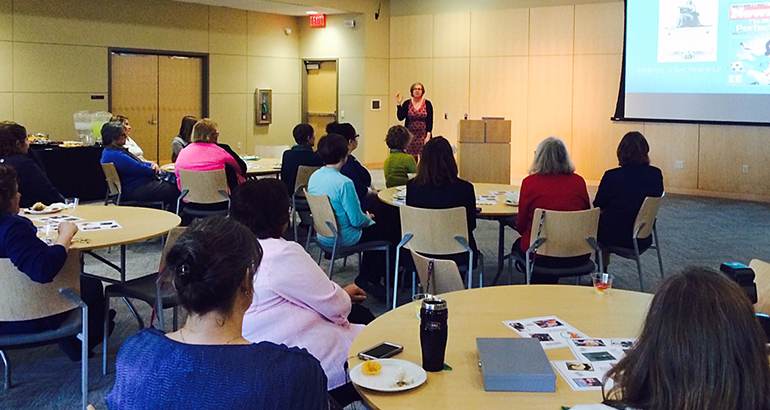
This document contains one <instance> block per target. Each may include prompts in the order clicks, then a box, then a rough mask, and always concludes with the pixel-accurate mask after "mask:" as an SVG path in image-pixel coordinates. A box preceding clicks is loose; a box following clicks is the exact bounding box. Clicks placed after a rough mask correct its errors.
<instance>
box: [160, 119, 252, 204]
mask: <svg viewBox="0 0 770 410" xmlns="http://www.w3.org/2000/svg"><path fill="white" fill-rule="evenodd" d="M191 141H192V143H191V144H190V145H188V146H187V147H185V149H183V150H182V151H180V152H179V156H177V158H176V162H175V167H174V172H175V173H176V178H177V186H179V187H180V188H179V189H181V185H179V170H180V169H186V170H189V171H214V170H218V169H224V170H225V173H226V174H227V186H228V187H229V188H230V190H233V189H235V187H236V186H238V184H240V183H241V182H243V181H245V180H246V179H245V178H244V176H245V175H246V163H245V162H243V160H242V159H240V157H238V155H237V154H235V152H233V151H232V149H230V147H229V146H228V145H226V144H218V141H219V131H217V123H215V122H214V121H211V120H210V119H208V118H204V119H202V120H200V121H198V122H197V123H196V124H195V126H194V127H193V131H192V138H191ZM236 158H237V159H236Z"/></svg>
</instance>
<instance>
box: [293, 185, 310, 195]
mask: <svg viewBox="0 0 770 410" xmlns="http://www.w3.org/2000/svg"><path fill="white" fill-rule="evenodd" d="M305 188H307V184H302V185H299V186H298V187H297V189H295V190H294V193H293V194H292V195H291V196H292V198H293V197H295V196H297V195H299V194H301V193H302V190H303V189H305Z"/></svg>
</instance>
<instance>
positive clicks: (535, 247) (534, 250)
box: [527, 238, 547, 254]
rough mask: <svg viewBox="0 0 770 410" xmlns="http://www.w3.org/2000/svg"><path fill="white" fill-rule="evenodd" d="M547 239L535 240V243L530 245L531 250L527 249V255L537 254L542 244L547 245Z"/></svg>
mask: <svg viewBox="0 0 770 410" xmlns="http://www.w3.org/2000/svg"><path fill="white" fill-rule="evenodd" d="M546 239H547V238H537V239H536V240H535V243H533V244H532V245H530V247H529V249H527V253H530V254H531V253H535V252H536V251H537V248H539V247H540V246H541V245H542V244H544V243H545V241H546Z"/></svg>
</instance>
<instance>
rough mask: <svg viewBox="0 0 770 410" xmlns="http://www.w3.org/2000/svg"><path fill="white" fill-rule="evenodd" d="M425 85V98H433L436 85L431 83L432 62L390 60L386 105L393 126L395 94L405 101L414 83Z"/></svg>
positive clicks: (415, 59) (416, 59)
mask: <svg viewBox="0 0 770 410" xmlns="http://www.w3.org/2000/svg"><path fill="white" fill-rule="evenodd" d="M418 81H419V82H421V83H422V84H423V85H425V90H426V91H427V92H426V93H425V97H426V98H428V99H429V100H430V99H432V98H433V96H432V95H431V93H432V92H433V91H435V89H434V86H435V84H436V82H435V81H433V60H432V59H429V58H410V59H391V60H390V101H389V102H388V105H389V106H390V107H391V109H392V110H393V115H392V116H391V117H392V118H393V124H395V123H396V111H395V109H396V93H400V94H401V96H402V97H403V98H404V101H406V99H407V98H410V95H409V87H410V86H411V85H412V84H413V83H415V82H418Z"/></svg>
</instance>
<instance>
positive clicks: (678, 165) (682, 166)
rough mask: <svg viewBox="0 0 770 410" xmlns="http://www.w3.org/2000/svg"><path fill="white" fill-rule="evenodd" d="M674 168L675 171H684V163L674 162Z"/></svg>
mask: <svg viewBox="0 0 770 410" xmlns="http://www.w3.org/2000/svg"><path fill="white" fill-rule="evenodd" d="M674 168H676V169H684V161H676V162H674Z"/></svg>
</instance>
